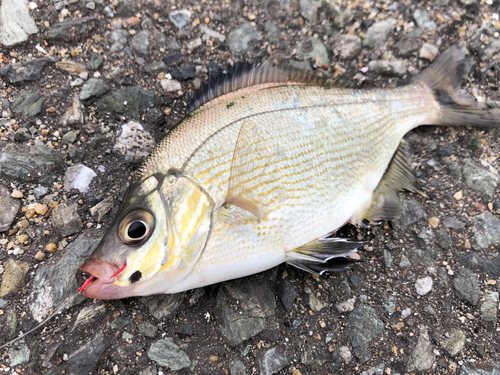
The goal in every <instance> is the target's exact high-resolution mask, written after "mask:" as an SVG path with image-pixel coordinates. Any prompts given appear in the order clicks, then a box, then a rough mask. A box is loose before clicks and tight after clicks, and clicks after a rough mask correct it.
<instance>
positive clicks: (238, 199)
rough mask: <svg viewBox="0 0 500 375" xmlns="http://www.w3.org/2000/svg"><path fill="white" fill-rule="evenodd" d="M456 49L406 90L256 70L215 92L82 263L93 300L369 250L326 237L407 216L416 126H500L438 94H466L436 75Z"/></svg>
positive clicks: (165, 148)
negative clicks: (404, 194)
mask: <svg viewBox="0 0 500 375" xmlns="http://www.w3.org/2000/svg"><path fill="white" fill-rule="evenodd" d="M454 48H455V49H452V50H451V52H449V54H451V56H443V58H442V59H441V60H440V61H441V62H437V63H436V64H435V65H434V69H433V70H431V71H430V72H429V73H428V74H427V75H423V76H422V77H421V78H420V79H415V80H413V81H412V82H410V84H408V85H406V86H401V87H398V88H392V89H372V90H353V89H346V88H338V87H335V86H331V85H327V84H313V83H314V82H313V80H311V79H308V78H307V77H306V79H296V80H294V79H293V78H288V79H286V80H284V79H281V78H279V75H280V74H282V73H280V72H279V71H278V73H276V71H273V70H268V71H266V70H265V69H261V70H260V71H259V70H257V68H252V69H251V70H249V71H247V72H246V73H245V74H246V75H245V74H242V76H243V78H241V79H240V81H239V82H236V83H235V82H234V80H233V82H232V84H233V86H235V87H232V89H231V90H229V89H226V90H222V91H227V92H226V93H224V92H223V93H222V95H218V94H217V95H212V96H215V97H214V98H213V99H212V100H208V101H207V100H206V98H205V99H204V100H202V101H201V102H202V103H200V104H201V105H200V106H199V107H198V108H196V109H195V110H194V111H192V112H191V113H190V114H189V115H188V116H187V117H186V118H185V119H184V120H183V121H182V122H181V123H180V124H179V125H178V126H177V127H175V128H174V129H173V130H172V131H171V132H169V134H168V135H167V136H166V137H165V139H164V140H163V141H162V142H161V143H160V144H159V145H158V146H157V147H156V148H155V150H154V151H153V153H152V154H151V156H150V157H149V158H148V159H147V160H146V161H145V163H144V164H143V166H142V167H141V168H140V170H139V171H138V173H137V175H136V178H135V180H134V182H133V183H132V185H131V187H130V189H129V191H128V193H127V196H126V198H125V200H124V204H123V206H122V207H121V209H120V212H119V214H118V217H117V219H116V221H115V223H114V224H113V225H112V227H111V228H110V229H109V231H108V233H107V234H106V236H105V237H104V238H103V240H102V242H101V243H100V245H99V246H98V248H97V249H96V250H95V252H94V254H93V255H92V256H91V258H90V260H89V261H87V262H86V263H85V264H84V265H83V266H82V270H84V271H86V272H89V273H91V274H92V275H94V276H96V277H98V281H96V282H93V283H89V285H85V287H84V288H82V290H83V294H84V295H86V296H88V297H93V298H102V299H113V298H123V297H128V296H138V295H149V294H158V293H175V292H180V291H184V290H189V289H193V288H197V287H202V286H205V285H209V284H214V283H217V282H221V281H224V280H229V279H233V278H238V277H243V276H247V275H250V274H254V273H257V272H260V271H264V270H266V269H269V268H272V267H274V266H276V265H278V264H281V263H283V262H289V263H290V264H292V265H295V266H297V267H299V268H302V269H304V270H307V271H310V272H320V271H321V270H328V269H334V268H335V267H334V266H331V264H332V263H335V262H336V261H340V262H342V261H345V260H349V259H350V257H351V256H352V254H353V253H354V252H355V251H356V249H357V248H358V247H359V246H360V245H361V244H360V243H356V242H349V241H346V240H342V239H332V238H329V236H330V235H331V234H333V233H335V231H336V230H337V229H339V228H340V227H342V226H343V225H344V224H346V223H348V222H351V223H353V224H360V223H362V222H364V221H366V220H368V221H369V222H376V221H379V220H386V219H393V218H396V217H397V216H398V215H399V213H400V206H399V205H398V197H397V193H398V192H399V190H401V188H408V189H411V188H412V187H413V185H412V179H411V176H410V173H409V172H408V167H407V165H405V163H404V155H403V154H404V152H403V151H398V150H401V145H402V139H403V136H404V135H405V134H406V133H407V132H408V131H409V130H411V129H413V128H415V127H417V126H420V125H423V124H440V123H447V122H450V123H451V124H452V125H455V123H456V122H460V121H462V122H463V123H465V124H470V123H471V122H473V121H475V122H476V123H477V124H478V125H489V124H492V123H494V121H495V120H494V115H493V114H492V112H491V111H487V110H485V111H482V112H481V114H482V116H483V117H482V120H481V121H482V122H481V121H478V113H479V112H477V110H476V109H473V110H468V111H465V112H464V111H463V112H460V110H461V109H459V110H458V112H457V110H456V109H449V107H447V106H445V105H444V104H443V103H442V101H440V100H439V99H438V98H437V93H439V92H440V90H441V91H443V90H446V92H447V93H448V94H449V95H448V98H451V99H452V100H454V103H455V104H456V101H458V100H461V98H458V97H455V96H454V94H453V93H452V92H451V89H454V90H456V87H451V88H450V87H447V86H446V85H444V84H445V83H449V82H450V81H449V80H446V81H444V82H442V83H441V86H436V85H437V84H439V82H438V83H436V84H435V83H433V81H432V80H433V79H434V77H435V75H436V74H440V73H445V72H447V70H449V69H455V70H456V69H457V66H456V65H457V64H458V61H455V63H450V62H449V61H447V60H449V59H450V58H452V59H454V60H459V59H462V58H463V57H464V56H465V54H464V52H463V49H460V48H459V47H454ZM269 72H271V73H269ZM273 72H274V73H273ZM258 74H259V76H258V77H257V78H255V77H252V76H255V75H258ZM273 74H274V76H273ZM266 75H267V76H269V75H270V77H266ZM276 77H278V78H276ZM243 81H246V83H245V82H243ZM311 82H312V83H311ZM252 83H254V84H252ZM225 84H226V86H227V85H230V83H228V82H227V80H226V82H225ZM455 86H456V85H455ZM213 90H214V89H212V91H213ZM212 93H213V92H212ZM219 94H220V93H219ZM455 99H456V100H455ZM204 101H206V103H203V102H204ZM485 113H486V116H485Z"/></svg>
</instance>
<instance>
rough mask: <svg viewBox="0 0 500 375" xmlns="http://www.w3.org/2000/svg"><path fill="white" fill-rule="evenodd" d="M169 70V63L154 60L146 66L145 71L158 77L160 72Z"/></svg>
mask: <svg viewBox="0 0 500 375" xmlns="http://www.w3.org/2000/svg"><path fill="white" fill-rule="evenodd" d="M166 71H167V65H166V64H165V63H164V62H163V61H154V62H152V63H151V64H147V65H145V66H144V72H145V73H146V74H149V75H150V76H153V77H155V78H156V76H158V74H160V73H162V72H166Z"/></svg>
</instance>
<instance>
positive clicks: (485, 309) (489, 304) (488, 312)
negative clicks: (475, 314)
mask: <svg viewBox="0 0 500 375" xmlns="http://www.w3.org/2000/svg"><path fill="white" fill-rule="evenodd" d="M497 314H498V292H488V293H486V295H485V296H484V302H483V304H482V305H481V318H482V319H483V320H484V321H486V322H493V323H494V324H496V322H497Z"/></svg>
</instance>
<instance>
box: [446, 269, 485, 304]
mask: <svg viewBox="0 0 500 375" xmlns="http://www.w3.org/2000/svg"><path fill="white" fill-rule="evenodd" d="M453 287H454V288H455V291H456V292H457V295H458V296H459V297H460V298H461V299H463V300H464V301H467V302H469V303H471V304H472V305H474V306H476V305H477V303H478V302H479V299H480V298H481V288H480V287H479V282H478V280H477V276H476V275H475V274H474V273H472V272H471V271H469V270H468V269H467V268H460V269H459V270H458V272H457V277H455V279H454V280H453Z"/></svg>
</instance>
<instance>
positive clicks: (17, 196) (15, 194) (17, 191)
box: [10, 190, 24, 198]
mask: <svg viewBox="0 0 500 375" xmlns="http://www.w3.org/2000/svg"><path fill="white" fill-rule="evenodd" d="M10 196H11V197H12V198H22V197H24V194H23V193H21V192H20V191H19V190H14V191H13V192H12V194H11V195H10Z"/></svg>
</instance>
